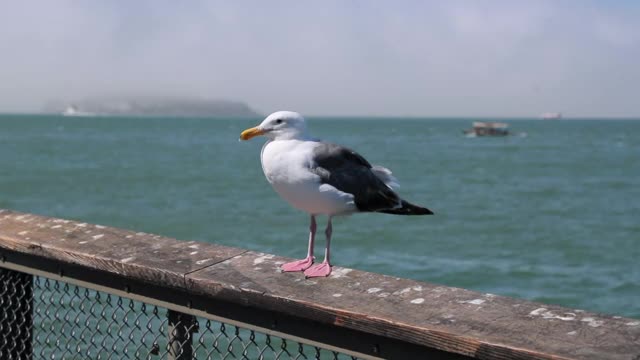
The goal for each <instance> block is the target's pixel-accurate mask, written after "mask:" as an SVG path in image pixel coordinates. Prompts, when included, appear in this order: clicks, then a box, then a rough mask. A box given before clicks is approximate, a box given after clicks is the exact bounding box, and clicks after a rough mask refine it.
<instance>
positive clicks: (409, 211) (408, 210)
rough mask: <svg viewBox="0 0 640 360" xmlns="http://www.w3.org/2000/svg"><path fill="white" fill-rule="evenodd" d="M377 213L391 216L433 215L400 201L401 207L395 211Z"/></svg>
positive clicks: (423, 209)
mask: <svg viewBox="0 0 640 360" xmlns="http://www.w3.org/2000/svg"><path fill="white" fill-rule="evenodd" d="M379 212H381V213H385V214H393V215H433V211H431V210H429V209H427V208H425V207H422V206H418V205H413V204H412V203H410V202H408V201H405V200H402V207H400V208H396V209H385V210H380V211H379Z"/></svg>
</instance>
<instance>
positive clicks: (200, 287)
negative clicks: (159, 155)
mask: <svg viewBox="0 0 640 360" xmlns="http://www.w3.org/2000/svg"><path fill="white" fill-rule="evenodd" d="M286 260H288V259H285V258H281V257H278V256H275V255H271V254H264V253H259V252H254V251H249V250H246V249H241V248H233V247H226V246H220V245H215V244H210V243H199V242H194V241H178V240H174V239H170V238H166V237H162V236H159V235H152V234H147V233H141V232H135V231H128V230H121V229H115V228H111V227H106V226H100V225H93V224H87V223H81V222H77V221H71V220H63V219H55V218H48V217H43V216H37V215H32V214H24V213H18V212H15V211H10V210H0V268H4V269H8V270H10V271H16V272H20V273H24V274H31V275H36V276H45V277H47V278H50V279H54V280H59V281H64V282H67V283H71V284H76V285H80V286H83V287H86V288H89V289H96V290H99V291H104V292H107V293H110V294H115V295H118V296H122V297H125V298H131V299H134V300H139V301H143V302H145V303H149V304H154V305H160V306H164V307H166V308H167V309H169V310H170V311H171V312H174V313H178V314H186V315H188V316H199V317H204V318H207V319H217V320H220V321H225V322H227V323H231V324H240V325H241V326H244V327H247V328H250V329H254V330H255V331H258V332H262V333H265V334H272V335H274V336H280V337H283V338H285V339H293V340H295V341H301V342H304V343H305V344H312V345H313V346H319V347H323V348H328V349H331V350H333V351H340V352H343V353H346V354H349V355H350V356H355V357H360V358H393V359H427V358H428V359H439V358H447V359H450V358H453V359H457V358H460V359H463V358H478V359H565V358H566V359H573V358H576V359H629V360H631V359H640V320H635V319H629V318H622V317H618V316H608V315H602V314H595V313H591V312H587V311H582V310H576V309H569V308H564V307H559V306H555V305H547V304H540V303H534V302H529V301H525V300H520V299H514V298H508V297H503V296H497V295H493V294H485V293H478V292H474V291H469V290H465V289H460V288H453V287H447V286H441V285H435V284H429V283H424V282H418V281H413V280H408V279H403V278H397V277H392V276H386V275H380V274H375V273H369V272H363V271H358V270H352V269H347V268H341V267H334V269H333V273H332V275H331V276H330V277H328V278H322V279H313V280H311V279H309V280H305V279H304V277H303V276H302V274H300V273H280V272H279V270H278V268H279V265H280V264H282V263H283V262H284V261H286ZM639 301H640V298H639ZM15 306H16V307H19V306H21V305H20V304H16V305H15ZM22 306H24V305H22ZM13 310H18V309H17V308H16V309H13ZM0 311H6V312H9V311H12V309H1V310H0ZM25 323H27V326H31V325H32V324H31V325H30V322H29V321H27V322H25ZM2 336H6V334H2V333H0V337H2Z"/></svg>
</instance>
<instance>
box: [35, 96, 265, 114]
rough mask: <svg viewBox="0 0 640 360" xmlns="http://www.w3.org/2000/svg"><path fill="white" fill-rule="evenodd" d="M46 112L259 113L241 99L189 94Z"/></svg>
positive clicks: (75, 104) (83, 103)
mask: <svg viewBox="0 0 640 360" xmlns="http://www.w3.org/2000/svg"><path fill="white" fill-rule="evenodd" d="M44 111H45V112H48V113H52V112H53V113H64V114H67V115H141V116H198V117H199V116H202V117H253V116H259V115H260V114H258V113H257V112H256V111H254V110H253V109H251V108H250V107H249V105H247V104H246V103H244V102H240V101H229V100H212V99H199V98H186V97H109V98H90V99H83V100H77V101H72V102H68V103H63V102H51V103H49V104H47V105H46V106H45V108H44Z"/></svg>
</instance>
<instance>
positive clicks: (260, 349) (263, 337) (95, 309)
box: [0, 268, 355, 360]
mask: <svg viewBox="0 0 640 360" xmlns="http://www.w3.org/2000/svg"><path fill="white" fill-rule="evenodd" d="M0 284H1V285H0V286H1V287H0V354H2V359H7V360H14V359H20V360H22V359H114V360H119V359H148V360H155V359H181V360H187V359H249V360H253V359H265V360H268V359H355V358H354V357H351V356H348V355H345V354H342V353H338V352H334V351H330V350H327V349H323V348H320V347H316V346H311V345H308V344H303V343H299V342H296V341H292V340H287V339H284V338H280V337H276V336H272V335H269V334H263V333H260V332H257V331H254V330H251V329H245V328H242V327H239V326H234V325H230V324H226V323H222V322H218V321H214V320H211V319H206V318H201V317H196V316H192V315H188V314H184V313H179V312H175V311H173V310H169V309H166V308H163V307H159V306H155V305H151V304H147V303H144V302H139V301H134V300H131V299H128V298H123V297H120V296H117V295H113V294H109V293H106V292H102V291H96V290H92V289H88V288H84V287H80V286H76V285H73V284H69V283H66V282H63V281H59V280H53V279H49V278H46V277H41V276H32V275H28V274H24V273H21V272H17V271H12V270H7V269H2V268H0Z"/></svg>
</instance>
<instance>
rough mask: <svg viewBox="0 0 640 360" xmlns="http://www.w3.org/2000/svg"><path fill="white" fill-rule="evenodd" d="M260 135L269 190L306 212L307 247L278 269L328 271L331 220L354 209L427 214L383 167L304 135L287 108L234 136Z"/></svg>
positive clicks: (326, 273)
mask: <svg viewBox="0 0 640 360" xmlns="http://www.w3.org/2000/svg"><path fill="white" fill-rule="evenodd" d="M259 135H264V136H265V137H267V138H268V139H269V140H268V141H267V142H266V143H265V144H264V146H263V147H262V151H261V153H260V160H261V162H262V170H263V171H264V175H265V176H266V177H267V180H268V181H269V183H270V184H271V186H273V188H274V189H275V191H276V192H277V193H278V194H279V195H280V196H281V197H282V198H283V199H285V200H286V201H287V202H289V204H291V205H292V206H293V207H295V208H297V209H300V210H302V211H305V212H307V213H308V214H309V215H310V217H311V225H310V226H309V249H308V251H307V257H306V258H304V259H302V260H297V261H294V262H290V263H286V264H283V265H282V267H281V269H282V270H283V271H304V275H305V276H306V277H321V276H329V274H331V261H330V250H329V249H330V246H331V233H332V227H331V219H332V217H333V216H336V215H348V214H352V213H357V212H380V213H386V214H396V215H431V214H433V212H431V210H429V209H427V208H424V207H420V206H416V205H414V204H411V203H409V202H407V201H405V200H403V199H401V198H400V197H399V196H398V194H396V193H395V192H394V191H393V189H392V186H395V185H397V183H396V181H395V178H394V177H393V176H392V175H391V171H389V170H388V169H386V168H384V167H382V166H377V165H373V166H372V165H371V164H369V162H368V161H367V160H365V159H364V158H363V157H362V156H360V155H359V154H357V153H356V152H355V151H353V150H351V149H348V148H346V147H343V146H340V145H336V144H332V143H328V142H323V141H320V140H318V139H314V138H312V137H310V136H309V135H308V134H307V127H306V124H305V120H304V118H303V117H302V116H301V115H300V114H298V113H296V112H292V111H278V112H275V113H273V114H271V115H269V116H268V117H267V118H266V119H264V121H262V123H260V125H258V126H256V127H253V128H250V129H247V130H245V131H243V132H242V133H241V134H240V139H241V140H249V139H251V138H253V137H255V136H259ZM318 215H327V216H328V221H327V228H326V230H325V235H326V239H327V243H326V248H325V253H324V261H323V262H322V263H320V264H314V260H315V258H314V256H313V248H314V241H315V235H316V216H318Z"/></svg>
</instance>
